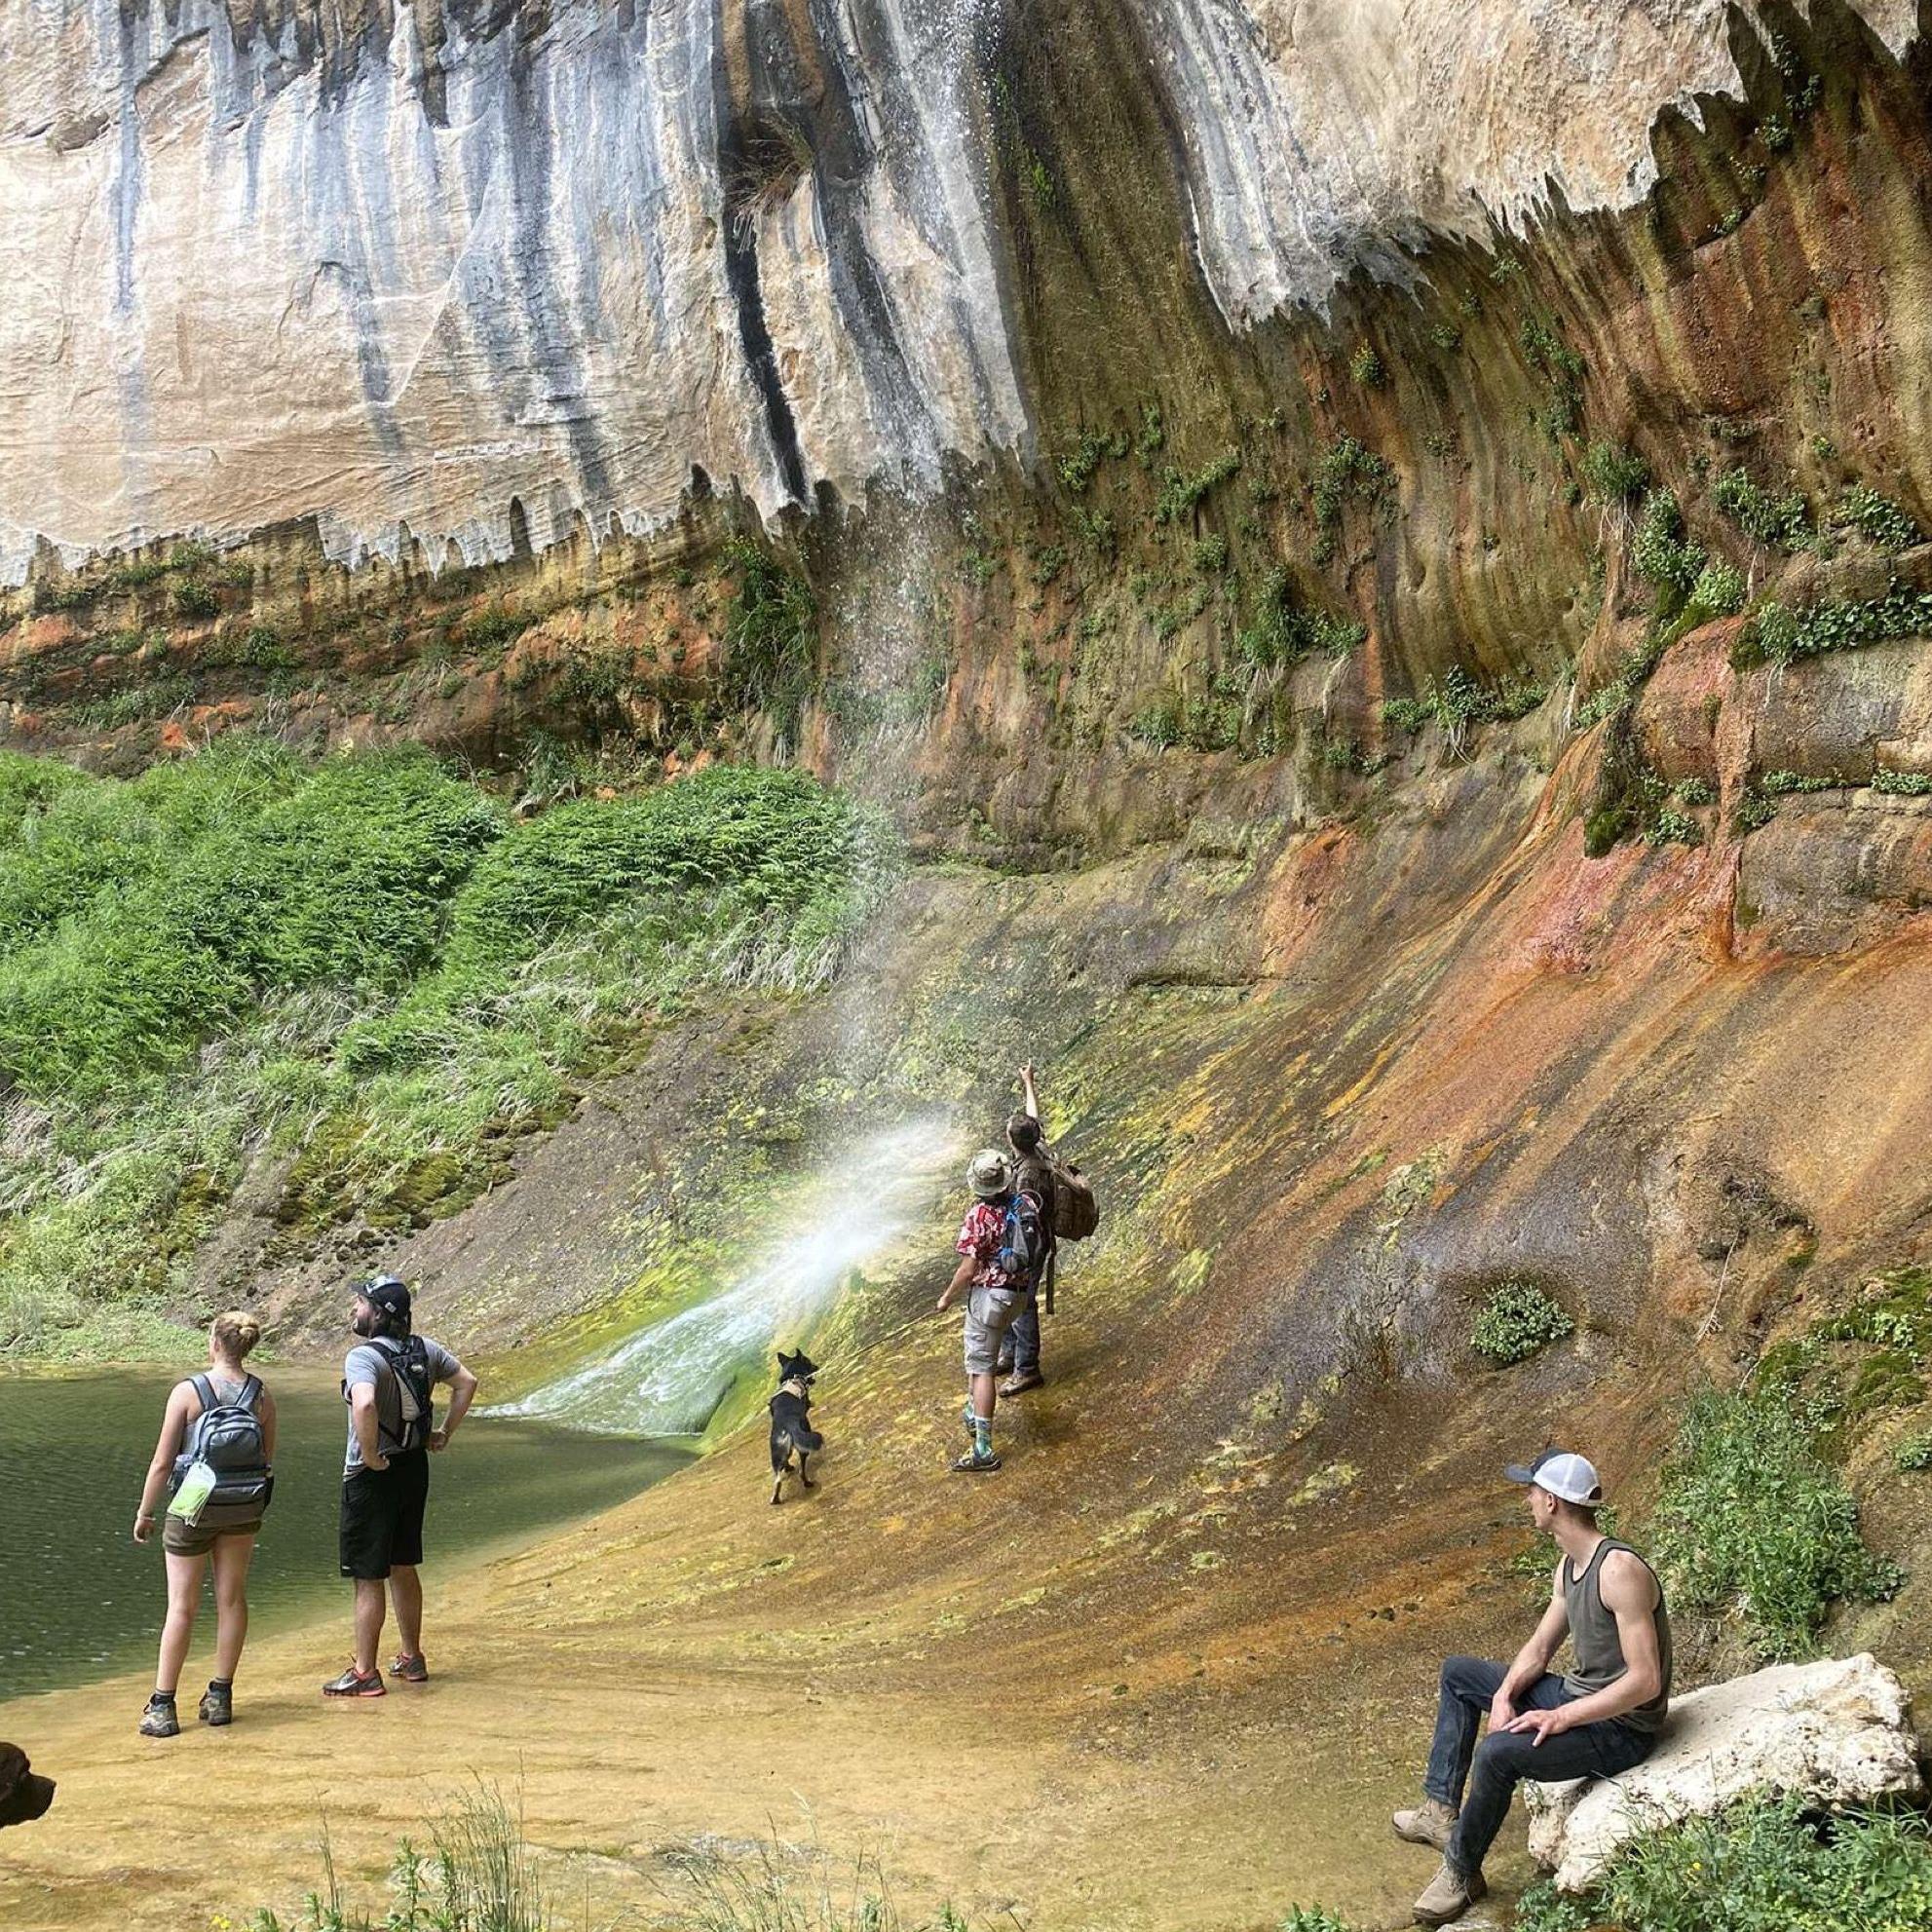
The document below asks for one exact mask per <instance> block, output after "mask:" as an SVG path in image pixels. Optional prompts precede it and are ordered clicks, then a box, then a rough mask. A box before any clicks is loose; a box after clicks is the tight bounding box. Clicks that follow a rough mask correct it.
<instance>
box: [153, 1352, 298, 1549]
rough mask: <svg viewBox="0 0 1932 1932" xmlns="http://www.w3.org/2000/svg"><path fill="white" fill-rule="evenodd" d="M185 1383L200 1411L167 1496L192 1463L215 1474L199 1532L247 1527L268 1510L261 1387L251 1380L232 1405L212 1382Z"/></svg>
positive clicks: (270, 1483)
mask: <svg viewBox="0 0 1932 1932" xmlns="http://www.w3.org/2000/svg"><path fill="white" fill-rule="evenodd" d="M189 1382H190V1383H191V1384H192V1386H193V1388H194V1391H195V1393H196V1395H197V1396H199V1397H200V1398H201V1405H202V1412H201V1414H200V1415H199V1416H197V1417H196V1418H195V1420H194V1421H192V1422H190V1423H189V1424H188V1433H187V1437H186V1440H185V1441H184V1442H183V1443H182V1445H181V1453H180V1455H179V1456H177V1457H176V1458H174V1473H173V1477H172V1479H171V1480H170V1483H169V1486H168V1493H169V1494H170V1496H172V1495H173V1494H174V1492H175V1491H176V1490H178V1489H179V1488H180V1487H181V1484H182V1482H183V1480H184V1479H185V1478H186V1476H187V1473H188V1471H189V1470H190V1469H192V1468H193V1467H194V1466H195V1464H196V1463H197V1462H206V1463H207V1464H208V1467H209V1468H210V1469H212V1470H213V1471H214V1475H215V1483H214V1488H213V1489H212V1490H211V1491H210V1492H209V1493H208V1500H207V1501H206V1502H205V1503H204V1504H203V1505H202V1508H201V1513H200V1515H199V1516H198V1517H197V1518H196V1523H197V1525H198V1527H200V1528H201V1529H204V1530H219V1529H221V1528H222V1527H223V1526H224V1525H227V1524H235V1523H250V1522H253V1521H254V1520H255V1518H257V1517H258V1516H260V1515H261V1513H262V1511H263V1510H265V1509H266V1508H267V1507H268V1504H269V1498H270V1497H271V1496H273V1495H274V1493H275V1478H274V1476H273V1475H271V1474H270V1472H269V1466H268V1435H267V1432H266V1431H265V1430H264V1429H263V1427H262V1419H261V1412H260V1403H261V1393H262V1385H261V1383H260V1381H259V1380H258V1379H257V1378H256V1377H254V1376H250V1377H249V1378H248V1379H247V1381H246V1382H245V1383H243V1384H242V1386H241V1388H240V1389H239V1390H238V1391H237V1393H236V1395H235V1398H234V1400H233V1401H231V1402H223V1401H221V1400H220V1399H219V1398H218V1397H217V1396H216V1395H215V1392H214V1383H212V1382H211V1381H210V1380H209V1379H208V1377H207V1376H205V1375H199V1376H191V1377H189Z"/></svg>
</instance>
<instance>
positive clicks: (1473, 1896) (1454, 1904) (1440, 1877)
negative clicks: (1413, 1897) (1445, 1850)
mask: <svg viewBox="0 0 1932 1932" xmlns="http://www.w3.org/2000/svg"><path fill="white" fill-rule="evenodd" d="M1488 1890H1489V1887H1488V1886H1487V1885H1486V1884H1484V1883H1483V1875H1482V1874H1481V1873H1480V1872H1471V1873H1468V1874H1467V1875H1464V1874H1463V1873H1460V1872H1458V1871H1457V1869H1456V1868H1455V1866H1453V1865H1452V1864H1450V1862H1449V1860H1448V1859H1446V1858H1445V1859H1444V1860H1443V1861H1442V1864H1441V1865H1440V1866H1439V1867H1438V1868H1437V1870H1436V1875H1435V1876H1434V1877H1433V1878H1431V1879H1430V1880H1429V1888H1428V1890H1427V1891H1425V1892H1424V1893H1423V1894H1422V1896H1421V1898H1419V1899H1418V1900H1417V1901H1416V1906H1415V1913H1416V1923H1417V1924H1418V1925H1447V1924H1448V1923H1449V1922H1450V1920H1451V1919H1453V1918H1460V1917H1461V1916H1462V1914H1463V1913H1465V1912H1467V1911H1468V1910H1469V1908H1470V1907H1471V1906H1472V1905H1474V1904H1475V1903H1476V1901H1477V1900H1478V1899H1480V1898H1481V1897H1483V1895H1484V1894H1485V1893H1486V1892H1488Z"/></svg>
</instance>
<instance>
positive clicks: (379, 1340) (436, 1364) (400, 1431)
mask: <svg viewBox="0 0 1932 1932" xmlns="http://www.w3.org/2000/svg"><path fill="white" fill-rule="evenodd" d="M420 1339H421V1341H422V1344H423V1353H424V1356H425V1357H426V1358H427V1360H428V1362H429V1365H430V1382H431V1384H432V1386H434V1385H435V1384H436V1383H443V1382H454V1381H455V1380H456V1372H457V1370H458V1369H459V1368H461V1367H462V1364H461V1363H460V1362H458V1361H457V1359H456V1357H455V1356H454V1355H452V1354H451V1353H450V1352H449V1350H448V1349H447V1348H445V1347H444V1346H443V1345H442V1344H441V1343H440V1342H432V1341H431V1340H430V1338H429V1337H428V1336H427V1335H425V1336H423V1337H421V1338H420ZM402 1347H403V1345H402V1344H401V1343H400V1342H397V1341H393V1340H392V1339H391V1338H390V1337H389V1336H387V1335H378V1336H374V1337H372V1338H371V1339H370V1340H369V1341H367V1342H359V1343H357V1345H355V1347H353V1348H352V1349H350V1351H349V1353H348V1355H347V1356H346V1357H345V1358H344V1360H343V1363H342V1397H343V1400H344V1401H345V1402H346V1401H348V1399H349V1397H350V1395H351V1394H352V1392H353V1391H354V1390H355V1388H356V1386H357V1384H358V1383H368V1384H369V1385H370V1386H371V1387H372V1388H374V1390H375V1392H376V1441H377V1443H378V1444H379V1445H380V1447H381V1449H382V1453H383V1454H384V1455H385V1456H400V1455H401V1454H402V1453H403V1452H404V1451H405V1450H408V1449H420V1448H421V1447H422V1445H423V1443H424V1442H425V1441H426V1440H428V1437H429V1433H430V1431H429V1427H428V1419H427V1418H426V1419H425V1421H424V1422H423V1423H422V1424H419V1425H417V1426H415V1427H413V1428H412V1427H411V1426H410V1425H409V1423H408V1421H406V1419H405V1418H404V1415H403V1406H404V1398H403V1384H402V1378H401V1377H400V1376H399V1375H398V1374H397V1372H396V1368H395V1363H396V1359H397V1357H398V1355H400V1354H401V1353H402ZM361 1466H362V1445H361V1444H360V1442H358V1441H357V1440H356V1412H355V1410H354V1409H353V1408H352V1409H351V1410H350V1412H349V1455H348V1458H347V1459H346V1460H345V1461H344V1462H343V1464H342V1473H343V1474H344V1475H345V1476H353V1475H354V1474H355V1473H356V1471H357V1470H358V1469H360V1467H361Z"/></svg>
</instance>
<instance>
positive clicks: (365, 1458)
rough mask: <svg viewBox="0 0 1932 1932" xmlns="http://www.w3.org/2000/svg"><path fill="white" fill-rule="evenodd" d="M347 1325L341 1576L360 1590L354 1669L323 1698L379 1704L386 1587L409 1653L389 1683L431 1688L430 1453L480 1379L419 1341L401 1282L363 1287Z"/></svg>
mask: <svg viewBox="0 0 1932 1932" xmlns="http://www.w3.org/2000/svg"><path fill="white" fill-rule="evenodd" d="M349 1325H350V1327H351V1328H352V1329H354V1330H355V1332H356V1335H357V1338H358V1340H357V1343H356V1345H355V1346H354V1347H353V1348H351V1349H350V1351H349V1354H348V1356H347V1358H346V1359H345V1361H344V1362H343V1365H342V1399H343V1400H344V1401H345V1402H346V1403H348V1405H349V1454H348V1458H347V1460H346V1461H345V1463H344V1465H343V1470H342V1536H341V1542H342V1573H343V1575H345V1576H351V1577H354V1578H355V1581H356V1660H355V1662H354V1663H353V1664H351V1665H350V1667H349V1668H348V1669H347V1670H346V1671H344V1672H343V1673H342V1675H341V1676H340V1677H338V1678H335V1679H333V1680H332V1681H331V1682H329V1683H327V1684H325V1685H323V1686H322V1695H323V1696H324V1697H380V1696H382V1695H383V1693H384V1690H385V1688H386V1686H384V1684H383V1680H382V1672H381V1670H380V1669H378V1667H377V1651H378V1647H379V1646H380V1645H381V1643H382V1626H383V1585H384V1584H385V1583H387V1584H388V1585H389V1596H390V1600H391V1601H392V1602H393V1603H394V1604H395V1606H396V1627H397V1633H398V1636H399V1638H400V1639H401V1644H402V1649H401V1654H400V1655H398V1657H397V1659H396V1661H395V1662H394V1663H393V1664H392V1665H391V1666H390V1673H389V1674H390V1675H391V1676H392V1677H396V1678H400V1679H401V1680H402V1681H403V1683H405V1684H424V1683H427V1682H428V1681H429V1675H430V1672H429V1666H428V1665H427V1664H426V1663H425V1662H424V1661H423V1584H422V1579H421V1577H419V1576H418V1575H417V1573H416V1569H417V1566H418V1565H419V1564H420V1563H421V1562H422V1560H423V1512H424V1508H425V1506H426V1505H427V1503H428V1501H429V1496H430V1452H431V1451H433V1450H441V1449H444V1448H446V1447H447V1446H448V1444H449V1439H450V1437H451V1436H453V1435H454V1434H455V1433H456V1430H457V1427H458V1425H459V1424H460V1423H461V1422H462V1421H463V1417H464V1414H465V1412H466V1411H467V1410H468V1409H469V1407H470V1403H471V1400H472V1398H473V1397H474V1395H475V1393H476V1378H475V1377H474V1376H473V1375H472V1374H471V1373H470V1371H469V1370H468V1369H466V1368H465V1367H464V1366H463V1364H462V1363H461V1362H459V1361H458V1360H457V1359H456V1357H455V1356H454V1355H452V1354H451V1353H450V1352H449V1350H448V1349H447V1348H445V1347H444V1346H443V1345H441V1343H439V1342H432V1341H430V1340H429V1339H428V1338H427V1337H426V1336H420V1335H416V1334H413V1333H412V1332H411V1328H410V1319H409V1290H408V1289H407V1288H405V1287H404V1286H403V1285H402V1283H401V1282H400V1281H398V1279H397V1278H396V1277H395V1275H393V1274H381V1275H378V1276H377V1277H376V1278H375V1279H374V1280H373V1281H363V1282H360V1283H358V1284H357V1288H356V1299H355V1302H354V1304H353V1306H352V1307H351V1308H350V1315H349ZM437 1383H448V1384H449V1389H450V1394H449V1412H448V1414H447V1415H445V1416H444V1418H443V1421H442V1426H441V1427H440V1428H437V1427H436V1416H435V1413H434V1408H433V1402H434V1397H435V1392H436V1384H437Z"/></svg>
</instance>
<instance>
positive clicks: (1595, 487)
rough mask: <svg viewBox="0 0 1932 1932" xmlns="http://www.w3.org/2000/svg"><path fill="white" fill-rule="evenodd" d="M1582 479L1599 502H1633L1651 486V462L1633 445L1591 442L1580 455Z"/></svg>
mask: <svg viewBox="0 0 1932 1932" xmlns="http://www.w3.org/2000/svg"><path fill="white" fill-rule="evenodd" d="M1583 480H1584V481H1585V482H1586V483H1587V484H1588V485H1589V486H1590V494H1591V495H1592V496H1593V497H1595V498H1596V499H1597V501H1598V502H1599V503H1634V502H1636V501H1637V499H1638V498H1639V497H1641V496H1642V495H1643V494H1644V492H1645V491H1646V490H1648V488H1649V487H1650V466H1649V465H1648V463H1646V462H1645V461H1644V459H1643V458H1642V457H1641V456H1639V455H1638V454H1637V452H1636V451H1635V450H1634V449H1625V448H1622V447H1620V446H1619V445H1617V444H1615V443H1608V442H1598V443H1592V444H1591V445H1590V450H1589V453H1588V455H1586V456H1585V457H1584V459H1583Z"/></svg>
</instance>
